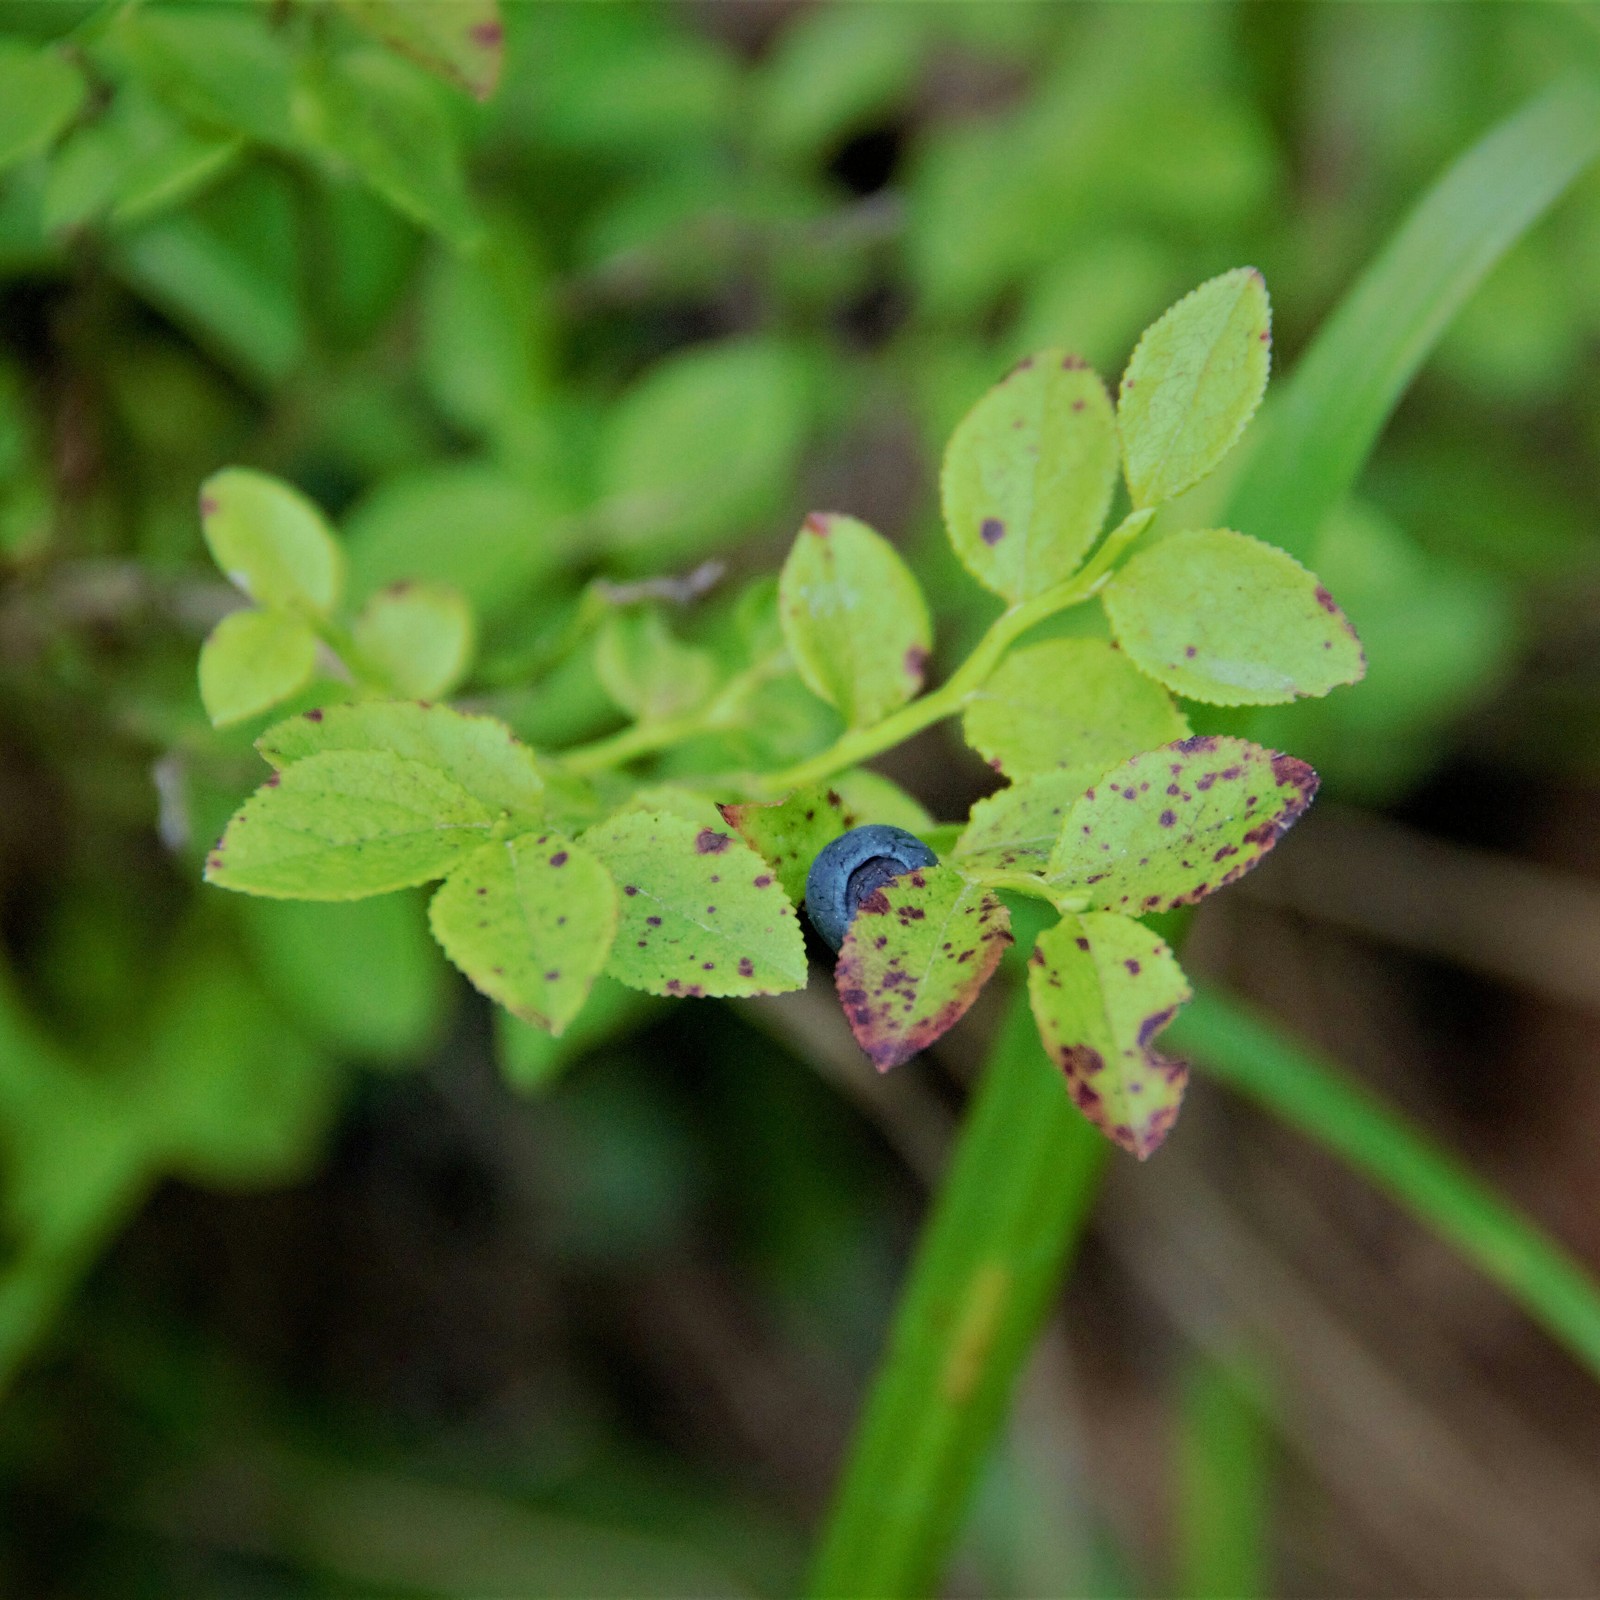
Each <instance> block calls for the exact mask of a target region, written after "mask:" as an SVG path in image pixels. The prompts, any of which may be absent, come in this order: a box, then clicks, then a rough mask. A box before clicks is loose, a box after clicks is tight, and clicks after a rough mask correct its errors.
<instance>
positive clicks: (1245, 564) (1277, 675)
mask: <svg viewBox="0 0 1600 1600" xmlns="http://www.w3.org/2000/svg"><path fill="white" fill-rule="evenodd" d="M1103 599H1104V602H1105V608H1106V616H1107V617H1108V618H1109V619H1110V621H1111V629H1112V632H1114V633H1115V634H1116V636H1117V642H1118V643H1119V644H1120V645H1121V646H1122V648H1123V649H1124V650H1126V651H1127V652H1128V655H1129V656H1130V658H1131V659H1132V660H1134V661H1135V662H1137V663H1138V665H1139V666H1140V667H1141V668H1143V670H1144V671H1146V672H1148V673H1149V674H1150V676H1151V677H1152V678H1155V679H1157V680H1158V681H1159V682H1161V683H1164V684H1165V685H1166V686H1167V687H1168V688H1169V689H1172V690H1174V691H1175V692H1176V693H1178V694H1181V695H1185V696H1187V697H1188V698H1189V699H1190V700H1204V701H1207V702H1209V703H1210V704H1212V705H1223V706H1246V705H1249V706H1261V705H1274V704H1277V703H1279V702H1281V701H1285V700H1293V699H1295V698H1296V696H1298V695H1325V694H1327V692H1328V691H1329V690H1330V689H1333V688H1335V687H1337V686H1338V685H1339V684H1341V683H1355V682H1356V681H1357V680H1359V679H1360V678H1361V677H1362V676H1363V675H1364V674H1365V672H1366V670H1367V662H1366V657H1365V656H1364V655H1363V654H1362V650H1361V642H1360V640H1359V639H1357V638H1356V631H1355V629H1354V628H1352V627H1351V626H1350V622H1349V620H1348V619H1347V618H1346V616H1345V614H1344V612H1343V611H1341V610H1340V609H1339V607H1338V605H1337V604H1335V602H1334V600H1333V597H1332V596H1331V595H1330V594H1329V593H1328V591H1327V590H1326V589H1324V588H1323V587H1322V586H1321V585H1320V584H1319V583H1318V582H1317V580H1316V578H1315V576H1314V575H1313V574H1312V573H1310V572H1307V571H1306V569H1305V568H1304V567H1302V566H1301V565H1300V563H1299V562H1298V561H1296V560H1295V559H1294V557H1293V556H1289V555H1285V554H1284V552H1283V551H1282V550H1279V549H1276V548H1275V547H1274V546H1272V545H1270V544H1263V543H1262V542H1261V541H1260V540H1259V539H1251V538H1248V537H1246V535H1244V534H1242V533H1232V532H1230V531H1229V530H1228V529H1226V528H1205V529H1197V530H1195V531H1193V532H1190V533H1180V534H1177V535H1176V536H1175V537H1173V538H1171V539H1165V540H1163V541H1162V542H1161V543H1160V544H1158V545H1154V546H1152V547H1151V548H1150V549H1149V550H1146V551H1144V552H1143V553H1142V554H1140V555H1137V556H1135V557H1134V558H1133V560H1132V561H1130V562H1129V563H1128V564H1127V566H1125V567H1124V568H1123V569H1122V571H1121V572H1119V573H1118V574H1117V575H1116V577H1115V578H1113V579H1112V581H1111V582H1110V583H1109V584H1108V585H1107V586H1106V589H1105V592H1104V596H1103Z"/></svg>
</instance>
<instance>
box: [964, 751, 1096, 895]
mask: <svg viewBox="0 0 1600 1600" xmlns="http://www.w3.org/2000/svg"><path fill="white" fill-rule="evenodd" d="M1102 770H1103V769H1101V768H1100V767H1087V768H1085V767H1077V768H1068V769H1066V770H1065V771H1061V772H1042V773H1040V774H1039V775H1038V776H1037V777H1033V778H1024V779H1023V780H1022V781H1021V782H1020V783H1014V784H1012V785H1011V786H1010V787H1009V788H1006V789H1002V790H1000V791H999V793H997V794H992V795H990V796H989V797H988V798H987V799H984V800H980V801H978V803H977V804H976V805H975V806H973V808H972V813H971V815H970V816H969V817H968V819H967V825H966V827H965V828H964V829H963V830H962V832H961V837H960V838H959V839H957V840H956V844H955V849H954V851H953V852H952V859H953V860H954V861H956V862H958V863H959V864H960V865H962V866H965V867H999V868H1017V869H1019V870H1021V871H1024V872H1043V871H1044V870H1045V868H1046V867H1047V866H1048V865H1049V862H1050V855H1051V852H1052V851H1053V850H1054V849H1055V847H1056V842H1057V841H1058V840H1059V839H1060V837H1061V830H1062V829H1063V828H1064V827H1065V826H1066V819H1067V813H1068V812H1069V811H1070V810H1071V809H1072V806H1073V804H1074V802H1076V801H1077V800H1078V798H1079V797H1080V796H1081V795H1082V794H1083V792H1084V790H1085V789H1087V788H1088V787H1089V785H1090V784H1091V783H1093V782H1094V780H1095V779H1096V778H1098V777H1099V776H1100V774H1101V771H1102Z"/></svg>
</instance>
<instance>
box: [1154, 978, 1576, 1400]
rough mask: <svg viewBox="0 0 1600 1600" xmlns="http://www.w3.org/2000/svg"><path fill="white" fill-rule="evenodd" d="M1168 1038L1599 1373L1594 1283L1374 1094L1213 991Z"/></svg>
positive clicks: (1202, 995)
mask: <svg viewBox="0 0 1600 1600" xmlns="http://www.w3.org/2000/svg"><path fill="white" fill-rule="evenodd" d="M1165 1039H1166V1042H1167V1043H1169V1044H1171V1045H1172V1046H1173V1047H1174V1048H1175V1049H1176V1050H1178V1051H1180V1052H1182V1053H1183V1054H1185V1055H1189V1056H1191V1057H1192V1058H1193V1059H1195V1060H1196V1061H1198V1062H1200V1063H1201V1064H1202V1065H1203V1066H1204V1068H1205V1070H1206V1072H1207V1075H1208V1076H1210V1077H1213V1078H1217V1079H1219V1080H1220V1081H1221V1082H1223V1083H1226V1084H1227V1085H1228V1086H1229V1087H1230V1088H1233V1089H1236V1090H1238V1091H1239V1093H1241V1094H1244V1095H1248V1096H1249V1097H1250V1098H1251V1099H1252V1100H1254V1101H1256V1102H1257V1103H1258V1104H1260V1105H1262V1106H1264V1107H1265V1108H1266V1109H1267V1110H1268V1111H1270V1112H1272V1113H1273V1114H1274V1115H1275V1116H1277V1117H1279V1118H1281V1119H1282V1120H1283V1121H1284V1122H1287V1123H1288V1124H1289V1125H1290V1126H1291V1127H1294V1128H1298V1129H1299V1130H1300V1132H1302V1133H1304V1134H1305V1135H1307V1137H1309V1138H1311V1139H1314V1140H1316V1142H1317V1143H1318V1144H1321V1145H1324V1146H1326V1147H1327V1148H1328V1149H1329V1150H1332V1151H1333V1152H1334V1154H1336V1155H1338V1156H1340V1157H1342V1158H1343V1159H1344V1160H1345V1161H1347V1162H1348V1163H1349V1164H1350V1165H1351V1166H1352V1167H1354V1168H1355V1169H1356V1171H1357V1172H1360V1173H1362V1174H1364V1175H1365V1176H1366V1177H1367V1178H1369V1179H1370V1180H1371V1181H1372V1182H1373V1183H1374V1184H1376V1185H1377V1186H1378V1188H1380V1189H1383V1190H1385V1191H1386V1192H1387V1193H1389V1194H1390V1195H1392V1196H1393V1197H1394V1198H1395V1199H1396V1200H1397V1201H1399V1202H1400V1204H1401V1205H1403V1206H1404V1207H1406V1209H1407V1210H1409V1211H1410V1212H1411V1213H1412V1214H1413V1215H1414V1216H1417V1217H1420V1218H1421V1219H1422V1220H1423V1221H1424V1222H1425V1223H1427V1224H1428V1225H1429V1226H1430V1227H1432V1228H1433V1229H1434V1230H1435V1231H1436V1232H1438V1233H1439V1234H1440V1235H1441V1236H1442V1237H1443V1238H1444V1239H1446V1240H1447V1241H1448V1242H1449V1243H1450V1244H1452V1245H1454V1246H1455V1248H1456V1249H1457V1250H1459V1251H1460V1252H1461V1253H1462V1255H1464V1256H1465V1257H1466V1258H1467V1259H1468V1260H1469V1261H1471V1262H1473V1263H1474V1264H1475V1265H1476V1266H1477V1267H1478V1268H1479V1269H1480V1270H1481V1271H1483V1272H1484V1273H1486V1274H1487V1275H1488V1276H1489V1277H1490V1278H1492V1279H1493V1280H1494V1281H1495V1282H1496V1283H1498V1284H1499V1285H1500V1287H1501V1288H1502V1289H1504V1290H1505V1291H1506V1292H1507V1293H1508V1294H1509V1295H1510V1296H1511V1297H1512V1298H1513V1299H1514V1300H1515V1301H1516V1302H1517V1303H1518V1304H1519V1305H1520V1306H1521V1307H1522V1308H1523V1310H1524V1311H1526V1312H1527V1313H1528V1315H1529V1316H1530V1317H1532V1318H1533V1319H1534V1321H1535V1322H1537V1323H1539V1324H1540V1325H1541V1326H1542V1327H1543V1328H1544V1329H1545V1331H1546V1332H1547V1333H1549V1334H1551V1335H1553V1336H1554V1337H1555V1338H1556V1339H1558V1340H1559V1341H1560V1342H1561V1343H1562V1344H1564V1345H1565V1346H1566V1347H1567V1349H1568V1350H1570V1351H1571V1352H1572V1354H1573V1355H1574V1356H1576V1357H1577V1358H1578V1360H1579V1361H1581V1362H1582V1363H1583V1364H1584V1365H1585V1366H1586V1367H1588V1368H1589V1370H1590V1371H1591V1372H1594V1373H1596V1374H1597V1375H1600V1285H1597V1284H1596V1283H1595V1280H1594V1278H1593V1277H1592V1276H1591V1275H1590V1274H1589V1273H1588V1272H1586V1271H1585V1270H1584V1269H1583V1267H1581V1266H1580V1265H1579V1264H1578V1263H1577V1262H1576V1261H1575V1260H1574V1259H1573V1258H1572V1257H1571V1256H1570V1255H1569V1254H1568V1253H1567V1252H1566V1251H1565V1250H1564V1249H1563V1248H1562V1247H1561V1246H1560V1245H1558V1244H1556V1243H1555V1242H1554V1241H1553V1240H1551V1239H1550V1238H1549V1236H1548V1235H1546V1234H1545V1233H1544V1232H1542V1231H1541V1230H1540V1229H1539V1228H1537V1227H1535V1226H1534V1224H1533V1223H1531V1222H1529V1221H1528V1220H1527V1218H1525V1217H1523V1216H1522V1215H1521V1214H1520V1213H1519V1212H1517V1211H1516V1210H1514V1209H1513V1208H1512V1207H1511V1206H1509V1205H1507V1204H1506V1203H1505V1201H1504V1200H1502V1199H1500V1197H1499V1196H1498V1195H1496V1194H1495V1193H1494V1191H1493V1190H1491V1189H1490V1188H1488V1186H1487V1185H1485V1184H1483V1183H1480V1182H1479V1181H1478V1179H1477V1178H1475V1177H1474V1176H1473V1175H1472V1174H1471V1173H1470V1172H1469V1171H1468V1170H1467V1169H1466V1168H1465V1167H1464V1166H1463V1165H1462V1164H1461V1163H1460V1162H1458V1161H1457V1160H1456V1159H1455V1158H1454V1157H1452V1156H1450V1155H1448V1154H1447V1153H1445V1152H1444V1151H1442V1150H1440V1149H1439V1148H1438V1147H1437V1146H1436V1145H1434V1144H1433V1143H1432V1142H1431V1141H1430V1140H1429V1139H1428V1137H1427V1136H1426V1135H1425V1134H1423V1133H1421V1132H1419V1131H1418V1130H1417V1129H1415V1128H1413V1127H1412V1126H1411V1124H1410V1123H1409V1122H1407V1121H1406V1120H1405V1119H1404V1118H1403V1117H1401V1116H1400V1115H1399V1114H1398V1113H1397V1112H1394V1111H1391V1110H1390V1109H1389V1108H1388V1107H1387V1106H1386V1105H1384V1104H1383V1103H1382V1101H1380V1100H1379V1099H1378V1098H1377V1097H1376V1096H1375V1095H1373V1094H1370V1093H1369V1092H1368V1091H1367V1090H1366V1089H1364V1088H1362V1087H1361V1086H1360V1085H1359V1084H1356V1083H1352V1082H1351V1081H1350V1080H1349V1079H1347V1078H1346V1077H1344V1076H1343V1074H1341V1073H1340V1072H1339V1071H1338V1070H1337V1069H1336V1068H1335V1067H1333V1066H1331V1065H1329V1064H1328V1063H1327V1062H1325V1061H1323V1060H1322V1059H1321V1058H1319V1057H1318V1056H1316V1055H1314V1054H1313V1053H1312V1052H1311V1051H1309V1050H1306V1049H1304V1048H1303V1047H1302V1046H1300V1045H1297V1044H1294V1043H1293V1042H1291V1041H1290V1040H1288V1039H1285V1038H1284V1037H1283V1035H1282V1034H1281V1033H1279V1032H1278V1030H1277V1029H1276V1028H1274V1027H1273V1026H1272V1025H1271V1024H1270V1023H1268V1022H1266V1021H1264V1020H1262V1019H1261V1018H1259V1017H1256V1016H1254V1015H1252V1014H1251V1013H1250V1012H1249V1011H1247V1010H1246V1009H1245V1008H1244V1007H1243V1006H1241V1005H1239V1004H1238V1003H1237V1002H1236V1001H1233V1000H1230V999H1228V998H1227V997H1225V996H1223V995H1220V994H1218V993H1217V992H1216V991H1215V990H1213V989H1205V988H1202V989H1201V990H1200V991H1199V992H1198V993H1197V994H1196V995H1195V998H1194V999H1193V1000H1192V1001H1191V1002H1190V1003H1189V1005H1188V1006H1187V1007H1186V1008H1185V1009H1184V1010H1183V1011H1182V1012H1180V1013H1179V1015H1178V1018H1177V1020H1176V1021H1175V1022H1174V1023H1173V1024H1172V1026H1171V1027H1170V1028H1169V1029H1168V1030H1167V1033H1166V1035H1165Z"/></svg>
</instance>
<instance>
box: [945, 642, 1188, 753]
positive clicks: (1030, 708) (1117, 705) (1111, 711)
mask: <svg viewBox="0 0 1600 1600" xmlns="http://www.w3.org/2000/svg"><path fill="white" fill-rule="evenodd" d="M961 728H962V733H963V734H964V735H965V737H966V741H967V743H968V744H970V745H971V746H972V748H973V749H974V750H976V751H977V752H978V753H979V754H980V755H981V756H983V757H984V759H985V760H986V761H988V762H989V764H990V765H991V766H992V767H994V768H996V769H997V770H998V771H1001V772H1004V773H1005V774H1006V775H1007V776H1008V777H1011V778H1022V777H1027V776H1029V775H1030V774H1033V773H1039V772H1054V771H1057V770H1060V769H1076V768H1089V769H1091V770H1092V771H1095V772H1104V771H1106V770H1107V769H1108V768H1110V767H1113V766H1115V765H1116V764H1117V762H1119V761H1123V760H1126V758H1127V757H1129V756H1131V755H1135V754H1137V753H1138V752H1139V751H1140V750H1149V749H1152V748H1154V746H1156V745H1159V744H1168V743H1170V742H1171V741H1172V740H1174V739H1181V738H1182V737H1183V736H1184V735H1185V734H1186V733H1188V731H1189V725H1188V723H1187V722H1185V721H1184V718H1183V713H1182V712H1181V711H1179V710H1178V708H1177V707H1176V706H1175V705H1174V704H1173V703H1172V700H1171V698H1170V696H1169V695H1168V694H1167V693H1166V691H1165V690H1164V689H1162V688H1161V687H1160V685H1159V684H1155V683H1152V682H1151V681H1150V679H1149V678H1147V677H1146V676H1145V675H1144V674H1143V673H1142V672H1140V671H1139V670H1138V669H1137V668H1136V667H1135V666H1134V665H1133V664H1132V663H1131V662H1130V661H1129V660H1128V658H1127V657H1126V656H1124V655H1123V654H1122V653H1121V652H1120V651H1119V650H1115V649H1113V648H1112V647H1111V646H1110V645H1109V644H1107V643H1105V641H1104V640H1101V639H1049V640H1046V641H1045V642H1044V643H1043V644H1035V645H1027V646H1025V647H1024V648H1022V649H1020V650H1014V651H1012V653H1011V654H1010V655H1009V656H1007V657H1006V659H1005V660H1004V661H1003V662H1001V664H1000V667H999V669H998V670H997V671H996V672H994V673H993V674H991V676H990V677H989V680H988V682H987V683H985V684H984V686H983V687H982V688H981V689H980V690H978V692H977V693H976V694H974V695H973V696H972V698H971V700H970V701H969V702H968V704H967V711H966V715H965V717H964V718H963V719H962V724H961Z"/></svg>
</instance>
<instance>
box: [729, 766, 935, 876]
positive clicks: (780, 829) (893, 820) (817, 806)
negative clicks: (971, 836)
mask: <svg viewBox="0 0 1600 1600" xmlns="http://www.w3.org/2000/svg"><path fill="white" fill-rule="evenodd" d="M718 809H719V810H720V811H721V812H722V815H723V817H724V819H725V820H726V821H727V822H728V824H729V825H730V826H731V827H733V828H735V829H736V830H737V831H738V833H739V836H740V837H741V838H742V839H743V840H744V842H745V843H746V844H748V845H749V846H750V848H751V849H752V850H754V851H755V852H756V853H757V854H758V855H759V856H760V857H761V858H762V859H763V860H764V861H766V862H767V863H768V865H769V866H771V867H772V869H773V870H774V871H775V872H776V873H777V875H778V882H779V883H781V884H782V885H783V892H784V893H785V894H786V895H788V897H789V898H790V899H791V900H792V901H794V903H795V904H796V905H799V904H800V903H801V902H802V901H803V900H804V899H805V895H806V874H807V873H808V872H809V871H810V870H811V863H812V862H813V861H814V860H816V858H817V853H818V852H819V851H820V850H821V849H822V847H823V846H824V845H826V844H828V843H830V842H831V841H833V840H834V839H837V838H838V837H839V835H840V834H841V833H848V832H849V831H850V830H851V829H852V828H859V827H860V826H862V824H863V823H868V822H887V823H889V824H890V825H891V826H893V827H896V828H904V829H905V830H906V831H907V832H908V833H920V832H922V831H923V830H925V829H926V828H928V827H929V826H930V822H931V819H930V818H929V816H928V813H927V812H926V811H924V810H923V809H922V807H921V806H920V805H918V804H917V802H916V801H915V800H913V799H912V798H911V796H910V795H908V794H906V793H905V792H904V791H903V790H902V789H899V788H897V787H896V786H895V785H894V784H892V783H891V782H890V781H889V780H888V779H887V778H884V777H880V776H879V775H878V774H877V773H876V772H868V771H866V770H865V769H864V768H859V767H858V768H857V769H856V770H855V771H854V772H843V773H840V774H839V776H838V777H836V778H835V779H834V780H833V781H832V783H830V784H827V785H822V784H818V785H816V786H814V787H812V788H809V789H797V790H796V791H795V792H794V793H793V794H792V795H790V796H789V797H788V799H786V800H780V801H779V802H778V803H777V804H776V805H761V804H758V803H756V802H750V803H748V804H743V805H725V806H720V807H718Z"/></svg>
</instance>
